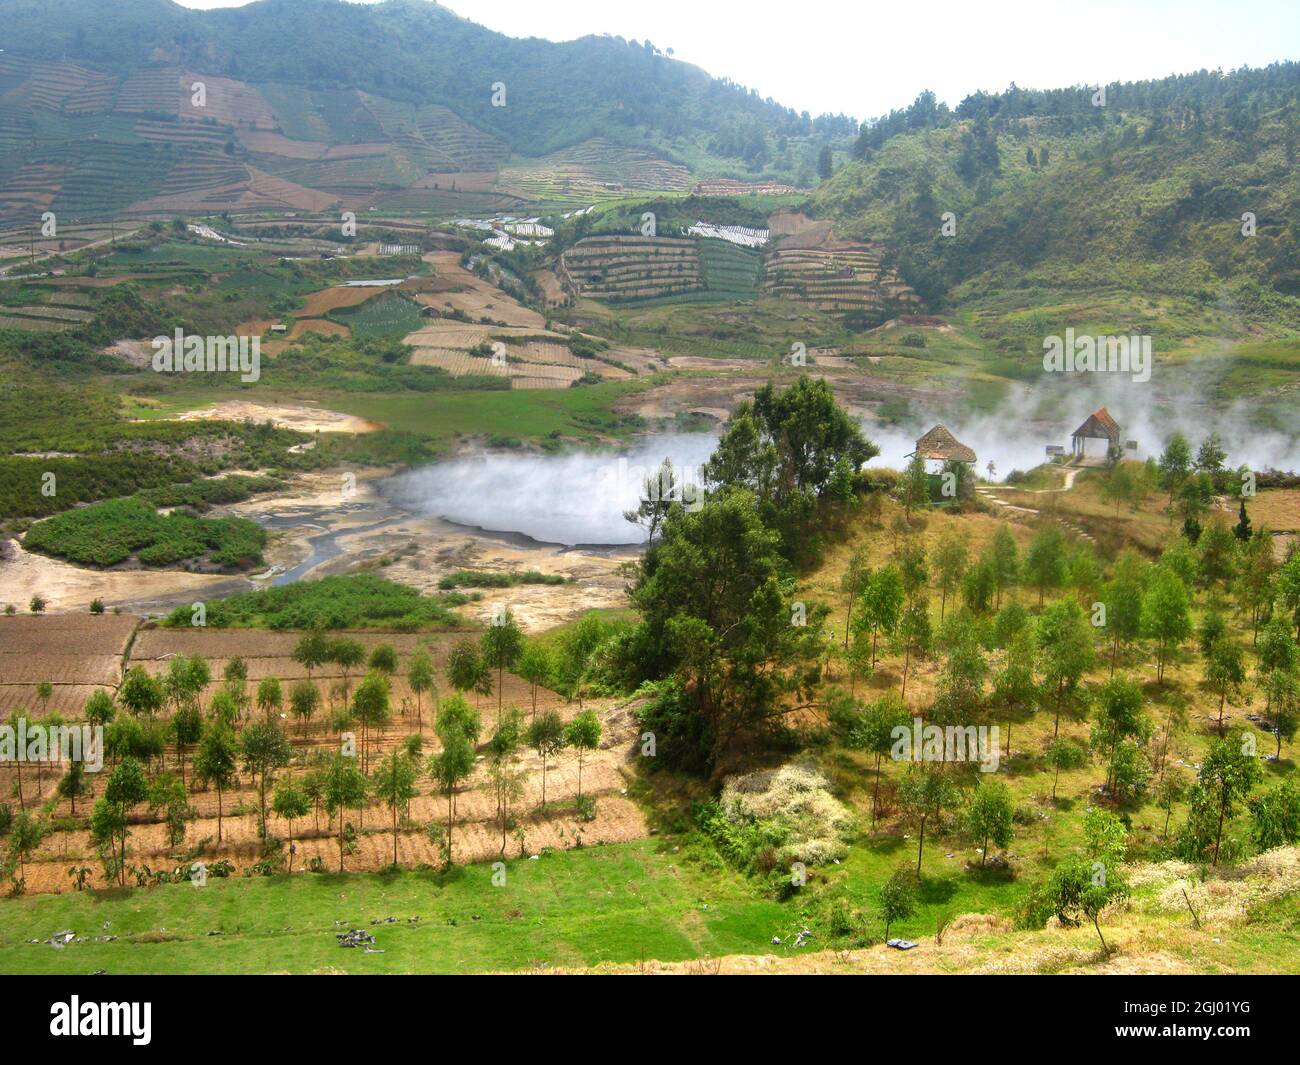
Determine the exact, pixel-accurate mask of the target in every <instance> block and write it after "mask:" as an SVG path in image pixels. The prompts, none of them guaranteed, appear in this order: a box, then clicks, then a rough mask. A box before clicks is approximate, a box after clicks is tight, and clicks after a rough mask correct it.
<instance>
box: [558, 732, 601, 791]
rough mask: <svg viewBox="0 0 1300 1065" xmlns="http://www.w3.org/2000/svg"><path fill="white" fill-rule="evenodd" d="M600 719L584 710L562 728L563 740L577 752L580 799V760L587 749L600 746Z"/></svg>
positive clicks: (592, 749)
mask: <svg viewBox="0 0 1300 1065" xmlns="http://www.w3.org/2000/svg"><path fill="white" fill-rule="evenodd" d="M600 731H601V730H600V719H599V718H598V717H597V716H596V715H595V714H594V713H593V712H592V711H590V710H584V711H583V712H582V713H580V714H579V715H578V716H577V717H575V718H574V719H573V720H572V721H570V722H569V723H568V725H566V726H565V728H564V742H565V743H566V744H567V745H568V746H570V747H572V748H573V749H574V750H575V751H577V752H578V798H579V800H581V799H582V761H583V756H584V755H585V754H586V752H587V751H594V750H595V749H596V748H597V747H599V746H600Z"/></svg>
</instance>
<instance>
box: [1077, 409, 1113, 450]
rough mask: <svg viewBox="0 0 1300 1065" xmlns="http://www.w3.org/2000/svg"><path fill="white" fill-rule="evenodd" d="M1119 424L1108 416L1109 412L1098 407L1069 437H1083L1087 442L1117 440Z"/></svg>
mask: <svg viewBox="0 0 1300 1065" xmlns="http://www.w3.org/2000/svg"><path fill="white" fill-rule="evenodd" d="M1119 432H1120V430H1119V422H1117V421H1116V420H1115V419H1114V418H1112V417H1111V416H1110V411H1108V410H1107V409H1106V408H1105V407H1098V408H1097V409H1096V410H1095V411H1093V412H1092V413H1091V414H1089V415H1088V420H1087V421H1085V422H1084V423H1083V424H1082V425H1081V426H1079V428H1077V429H1076V430H1075V431H1074V432H1073V433H1071V434H1070V435H1071V436H1076V437H1084V438H1086V439H1088V440H1110V441H1112V442H1113V441H1116V440H1118V439H1119Z"/></svg>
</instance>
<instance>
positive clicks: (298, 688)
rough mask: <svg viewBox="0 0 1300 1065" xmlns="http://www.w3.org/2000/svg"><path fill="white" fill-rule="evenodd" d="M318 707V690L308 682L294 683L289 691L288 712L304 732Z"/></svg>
mask: <svg viewBox="0 0 1300 1065" xmlns="http://www.w3.org/2000/svg"><path fill="white" fill-rule="evenodd" d="M319 707H320V690H319V689H318V688H317V687H316V685H315V684H313V683H312V682H311V681H309V680H299V681H295V682H294V685H293V687H292V688H290V689H289V710H290V711H291V712H292V714H293V716H294V717H296V718H297V719H298V723H299V727H301V728H303V729H304V730H305V729H306V727H307V724H308V722H310V721H311V719H312V717H313V715H315V713H316V711H317V709H318V708H319Z"/></svg>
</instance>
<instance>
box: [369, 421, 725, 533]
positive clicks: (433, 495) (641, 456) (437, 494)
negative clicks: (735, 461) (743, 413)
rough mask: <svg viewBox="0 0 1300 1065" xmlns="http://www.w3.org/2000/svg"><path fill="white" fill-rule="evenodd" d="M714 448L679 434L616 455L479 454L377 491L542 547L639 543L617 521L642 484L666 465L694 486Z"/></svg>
mask: <svg viewBox="0 0 1300 1065" xmlns="http://www.w3.org/2000/svg"><path fill="white" fill-rule="evenodd" d="M717 442H718V441H717V437H715V436H712V435H708V434H704V433H684V434H665V435H663V436H655V437H650V438H647V439H646V440H644V441H642V442H640V443H638V444H637V445H635V446H634V447H632V448H631V449H629V450H627V451H625V452H622V453H613V452H590V451H588V452H578V453H576V454H571V455H507V454H502V453H500V452H490V453H483V454H479V455H471V456H466V457H463V458H456V459H451V460H450V461H447V462H439V463H437V464H435V465H432V466H426V467H423V468H422V469H418V470H411V471H410V472H408V473H402V474H398V475H397V476H396V477H392V478H390V479H389V480H387V481H386V482H385V483H384V486H383V489H382V491H383V494H384V496H385V497H387V498H388V499H390V500H392V502H394V503H396V504H397V505H398V506H400V507H402V508H403V509H405V510H409V511H411V512H413V513H416V514H426V515H430V516H433V517H438V518H444V519H446V520H447V521H454V522H457V523H458V524H461V525H471V526H475V527H477V528H481V529H487V530H489V531H491V532H519V533H523V534H524V535H525V536H530V537H532V538H533V539H534V540H539V541H541V542H543V543H551V544H565V545H567V546H573V545H575V544H638V543H642V542H644V540H645V531H644V530H643V529H641V528H640V527H639V526H636V525H632V524H631V523H630V522H627V521H624V520H623V511H625V510H631V509H633V508H634V507H636V505H637V500H638V499H639V498H640V496H641V491H642V483H643V481H644V479H645V477H647V476H649V475H651V474H653V473H654V472H655V471H656V470H658V468H659V464H660V463H661V462H662V461H663V460H664V459H665V458H668V459H671V460H672V463H673V466H674V467H675V468H676V469H677V472H678V475H679V478H680V479H682V480H685V481H693V482H695V483H698V482H699V467H700V466H701V465H702V464H703V463H704V461H705V460H706V459H707V458H708V457H709V455H710V454H711V453H712V452H713V449H714V447H715V446H716V445H717ZM683 471H685V476H683Z"/></svg>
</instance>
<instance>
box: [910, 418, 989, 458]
mask: <svg viewBox="0 0 1300 1065" xmlns="http://www.w3.org/2000/svg"><path fill="white" fill-rule="evenodd" d="M912 454H913V455H920V456H921V458H923V459H926V460H927V461H929V460H934V461H936V462H948V461H952V462H970V463H974V462H975V452H974V451H972V450H971V449H970V448H968V447H967V446H966V445H965V444H963V443H962V442H961V441H960V440H958V439H957V438H956V437H955V436H953V435H952V432H951V431H950V430H949V429H948V427H947V426H946V425H936V426H935V427H934V428H933V429H931V430H930V431H929V432H928V433H926V434H925V435H924V436H923V437H921V439H920V440H918V441H917V442H916V450H915V451H914V452H912ZM908 457H909V458H910V457H911V456H908Z"/></svg>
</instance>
